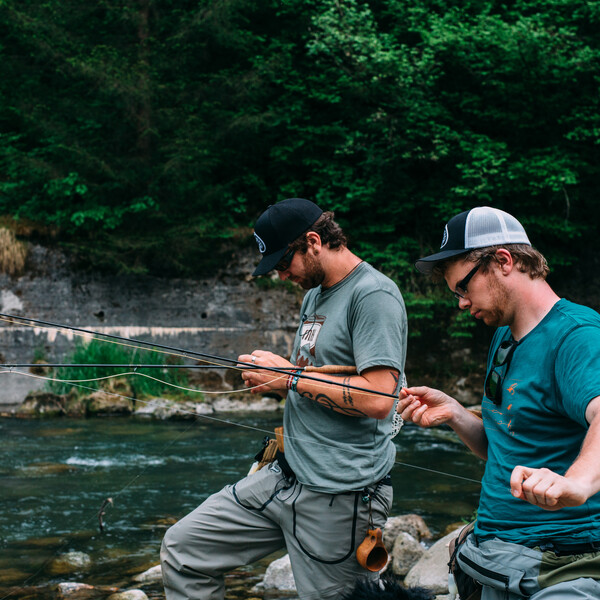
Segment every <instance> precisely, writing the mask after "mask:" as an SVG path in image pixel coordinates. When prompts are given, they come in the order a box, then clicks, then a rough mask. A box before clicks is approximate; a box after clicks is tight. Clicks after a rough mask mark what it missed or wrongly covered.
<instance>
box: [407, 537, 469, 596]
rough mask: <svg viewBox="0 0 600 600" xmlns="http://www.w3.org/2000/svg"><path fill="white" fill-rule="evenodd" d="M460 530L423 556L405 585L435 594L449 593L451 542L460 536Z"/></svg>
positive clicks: (408, 575) (437, 543)
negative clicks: (428, 590) (418, 587)
mask: <svg viewBox="0 0 600 600" xmlns="http://www.w3.org/2000/svg"><path fill="white" fill-rule="evenodd" d="M458 532H459V529H457V530H455V531H453V532H451V533H449V534H448V535H446V536H444V537H443V538H442V539H440V540H438V541H437V542H436V543H435V544H433V546H431V548H429V550H427V551H426V552H425V554H423V556H422V557H421V558H420V559H419V561H418V562H417V563H416V564H415V565H414V566H413V567H412V568H411V569H410V571H409V572H408V574H407V575H406V578H405V579H404V583H405V585H407V586H421V587H424V588H427V589H430V590H431V591H432V592H433V593H434V594H447V593H448V561H449V560H450V554H449V551H448V546H449V544H450V541H451V540H453V539H454V538H455V537H456V536H457V535H458Z"/></svg>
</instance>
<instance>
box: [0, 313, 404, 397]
mask: <svg viewBox="0 0 600 600" xmlns="http://www.w3.org/2000/svg"><path fill="white" fill-rule="evenodd" d="M15 319H16V320H18V321H24V324H25V325H26V326H28V327H32V328H34V327H35V325H33V323H35V324H40V325H43V326H44V327H40V329H44V328H45V329H64V330H66V331H72V332H74V333H75V332H79V334H78V335H80V334H81V335H82V336H84V337H88V338H90V337H91V339H95V340H97V341H106V342H110V343H113V344H117V345H120V346H127V347H130V348H138V349H140V350H143V349H146V350H148V351H150V352H159V353H160V354H169V355H171V356H179V357H182V358H190V359H194V360H198V357H200V358H201V359H202V360H203V361H204V362H206V363H209V364H211V363H210V361H211V360H213V361H214V360H217V361H221V362H220V363H214V364H218V365H219V366H221V367H222V366H224V365H222V363H223V362H225V363H229V364H231V365H232V366H231V367H230V368H232V369H236V370H238V371H246V370H264V371H272V372H275V373H280V374H283V375H289V374H290V371H297V370H298V367H297V366H295V365H291V366H289V367H285V368H283V367H281V368H280V367H267V366H257V365H255V364H254V363H246V362H240V361H238V360H237V359H235V360H234V359H231V358H226V357H222V356H216V355H212V354H205V353H203V352H195V351H192V350H184V349H182V348H174V347H172V346H166V345H164V344H156V343H152V342H146V341H143V340H136V339H129V338H124V337H122V336H118V335H113V334H110V333H102V332H98V331H92V330H90V329H83V328H81V327H74V326H71V325H61V324H59V323H51V322H48V321H41V320H39V319H32V318H30V317H19V316H16V315H8V314H5V313H0V320H1V321H5V322H7V323H13V321H12V320H15ZM30 323H32V324H30ZM13 324H14V323H13ZM95 336H103V337H107V338H110V339H108V340H104V339H101V338H98V337H95ZM115 340H117V341H115ZM125 342H130V343H125ZM134 344H141V345H142V346H143V347H142V346H139V345H134ZM155 348H157V349H158V350H155ZM233 365H235V366H233ZM239 365H241V366H239ZM298 377H299V378H301V379H309V380H311V381H316V382H319V383H321V384H323V383H324V380H323V379H320V378H319V377H312V376H310V375H306V374H305V373H303V372H300V373H298ZM325 382H326V384H327V385H328V386H329V385H333V386H337V387H343V388H346V389H349V390H355V391H359V392H363V393H365V394H367V395H370V396H384V397H387V398H394V399H396V398H397V396H398V395H397V394H390V393H388V392H379V391H375V390H370V389H367V388H363V387H360V386H355V385H351V384H349V383H344V382H343V381H335V380H325Z"/></svg>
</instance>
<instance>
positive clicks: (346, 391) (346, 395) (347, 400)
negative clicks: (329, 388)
mask: <svg viewBox="0 0 600 600" xmlns="http://www.w3.org/2000/svg"><path fill="white" fill-rule="evenodd" d="M343 383H344V387H343V388H342V399H343V400H344V404H348V405H350V406H354V402H353V400H352V396H351V394H350V388H347V387H346V386H347V385H350V377H344V382H343Z"/></svg>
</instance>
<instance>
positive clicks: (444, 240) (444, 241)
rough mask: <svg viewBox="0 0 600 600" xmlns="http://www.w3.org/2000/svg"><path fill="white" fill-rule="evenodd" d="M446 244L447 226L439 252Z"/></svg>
mask: <svg viewBox="0 0 600 600" xmlns="http://www.w3.org/2000/svg"><path fill="white" fill-rule="evenodd" d="M254 235H256V234H254ZM447 243H448V225H446V227H444V237H443V238H442V245H441V246H440V250H441V249H442V248H443V247H444V246H445V245H446V244H447Z"/></svg>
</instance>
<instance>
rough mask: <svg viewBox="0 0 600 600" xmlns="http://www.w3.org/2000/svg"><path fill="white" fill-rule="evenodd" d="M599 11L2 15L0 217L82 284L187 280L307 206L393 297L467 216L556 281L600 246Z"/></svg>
mask: <svg viewBox="0 0 600 600" xmlns="http://www.w3.org/2000/svg"><path fill="white" fill-rule="evenodd" d="M599 25H600V9H598V7H597V5H596V3H591V2H585V1H584V0H548V1H547V2H544V3H539V2H534V1H533V0H517V1H515V2H511V3H505V4H501V3H497V2H493V1H491V0H481V1H478V2H474V1H472V0H468V1H463V2H458V1H456V0H423V1H421V2H419V3H407V2H400V0H366V1H358V0H347V1H344V2H340V1H339V0H302V1H300V0H285V1H284V2H281V1H280V0H278V1H275V0H265V1H264V2H254V1H250V0H226V1H216V0H205V1H203V2H200V3H188V2H174V1H173V0H140V1H138V0H136V1H135V2H134V1H133V0H125V1H124V2H120V3H118V4H114V3H108V2H105V1H100V2H96V3H81V2H74V1H73V0H66V1H65V0H61V1H60V2H59V1H58V0H44V1H42V0H32V1H30V2H17V0H5V1H4V2H2V3H1V4H0V36H1V37H0V39H2V46H1V47H0V60H2V64H3V66H4V73H3V78H2V79H1V80H0V106H1V108H2V110H0V172H1V173H2V177H1V178H0V213H2V214H5V215H12V216H13V217H16V218H23V219H30V220H33V221H37V222H40V223H42V224H45V225H52V226H53V227H54V228H56V230H57V232H58V239H59V241H60V242H61V243H64V244H67V245H68V247H69V248H72V249H73V250H75V251H76V252H78V253H80V254H81V256H82V257H84V258H85V259H86V260H87V261H88V262H90V261H91V263H92V265H94V266H96V267H97V266H100V267H102V268H107V269H112V270H119V271H122V272H136V273H139V272H153V273H160V274H161V275H182V274H183V275H196V274H200V273H204V272H207V271H211V270H214V268H215V266H216V265H217V264H218V262H219V260H220V254H219V252H220V250H219V249H220V247H221V246H222V243H223V242H224V241H230V240H231V239H232V237H234V232H236V231H247V228H248V227H250V226H252V224H253V222H254V220H255V218H256V217H257V216H258V214H259V213H260V212H261V211H262V210H263V209H264V208H265V207H266V206H267V205H268V204H270V203H273V202H275V201H277V200H280V199H282V198H285V197H290V196H304V197H308V198H311V199H314V200H315V201H316V202H318V203H320V204H321V205H322V206H323V207H325V208H327V209H331V210H334V211H335V212H336V215H337V218H338V220H339V221H340V222H341V224H342V225H343V226H344V228H345V229H346V231H347V232H348V233H349V234H350V236H351V240H352V244H353V248H354V249H356V250H357V251H358V252H359V253H360V254H361V256H363V257H364V258H366V259H368V260H371V261H373V262H374V263H375V264H376V265H377V266H379V267H380V268H382V269H383V270H384V271H385V272H386V273H388V274H390V275H391V276H392V277H394V278H395V279H396V280H397V281H398V282H399V284H400V286H401V287H402V289H403V290H404V291H405V292H406V295H407V304H408V305H409V308H410V310H409V314H410V315H411V317H410V318H411V321H412V327H411V330H412V331H413V332H414V333H424V332H426V330H427V328H428V327H431V328H434V329H436V328H439V327H440V326H444V327H450V328H451V333H452V335H463V334H465V333H468V331H469V330H468V328H467V327H466V323H465V322H464V321H463V319H462V318H461V319H454V317H453V316H452V315H453V313H454V308H450V306H451V302H450V301H449V300H446V301H445V304H442V305H441V306H438V308H436V309H433V308H432V306H431V305H427V303H426V302H425V300H427V302H429V301H430V300H433V299H435V300H436V301H438V300H439V299H440V298H438V293H437V292H434V290H435V289H436V288H434V287H432V286H431V285H430V284H429V283H428V282H426V281H424V280H423V278H419V277H416V276H415V272H414V268H413V266H412V265H413V263H414V261H415V259H416V258H418V257H419V256H421V255H423V254H425V253H427V252H429V251H431V250H434V249H436V247H437V246H438V244H439V240H440V239H441V234H442V228H443V223H444V222H445V221H446V220H447V219H448V218H450V217H451V216H453V215H454V214H456V213H458V212H460V211H462V210H465V209H468V208H471V207H473V206H476V205H480V204H491V205H493V206H496V207H499V208H502V209H505V210H508V211H509V212H512V213H513V214H515V215H516V216H517V217H518V218H520V219H521V220H522V221H523V223H524V224H525V225H526V227H527V229H528V233H529V234H530V237H531V239H532V240H533V241H534V244H535V245H536V246H537V247H538V248H539V249H540V250H541V251H542V252H543V253H544V254H545V255H546V256H547V258H548V260H549V262H550V264H551V266H553V267H554V268H555V273H554V274H553V277H557V278H559V279H560V277H563V276H564V277H566V276H567V275H566V274H567V270H566V269H565V267H569V266H572V265H576V264H578V263H579V262H580V260H581V256H582V254H583V252H584V249H586V248H589V247H595V244H596V239H595V236H596V233H595V229H596V227H595V224H596V223H597V222H598V219H599V217H600V205H599V204H598V203H597V202H596V201H595V196H596V187H597V181H598V179H599V177H600V143H599V140H600V111H599V109H598V92H599V90H598V87H599V83H600V79H599V78H598V69H597V65H598V61H599V59H600V38H598V35H597V31H598V26H599Z"/></svg>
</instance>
